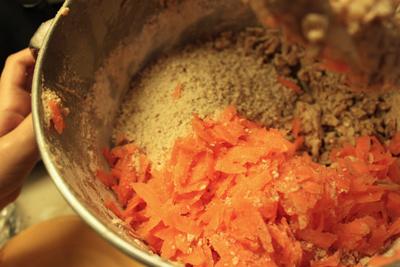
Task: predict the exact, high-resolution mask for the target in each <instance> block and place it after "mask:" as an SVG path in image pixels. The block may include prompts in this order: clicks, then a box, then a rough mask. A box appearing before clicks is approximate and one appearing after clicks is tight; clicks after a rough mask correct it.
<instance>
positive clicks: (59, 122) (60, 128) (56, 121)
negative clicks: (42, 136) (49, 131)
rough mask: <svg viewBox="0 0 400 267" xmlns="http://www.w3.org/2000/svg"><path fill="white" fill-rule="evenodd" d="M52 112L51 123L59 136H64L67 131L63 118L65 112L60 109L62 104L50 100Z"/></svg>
mask: <svg viewBox="0 0 400 267" xmlns="http://www.w3.org/2000/svg"><path fill="white" fill-rule="evenodd" d="M48 105H49V108H50V111H51V118H50V119H51V122H52V123H53V125H54V129H55V130H56V132H57V133H58V134H62V133H63V132H64V129H65V121H64V117H63V111H62V108H61V107H60V103H59V102H58V101H56V100H53V99H52V100H50V101H49V102H48Z"/></svg>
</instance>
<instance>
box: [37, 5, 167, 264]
mask: <svg viewBox="0 0 400 267" xmlns="http://www.w3.org/2000/svg"><path fill="white" fill-rule="evenodd" d="M71 1H72V0H66V1H65V2H64V4H63V6H62V8H66V7H68V6H69V5H70V2H71ZM60 19H62V15H61V14H60V13H59V14H57V15H56V17H55V19H54V22H53V25H52V26H51V27H50V30H49V32H48V34H47V35H46V37H45V38H44V40H43V45H42V47H41V49H40V51H39V54H38V57H37V59H36V65H35V69H34V74H33V81H32V115H33V125H34V130H35V135H36V140H37V144H38V147H39V151H40V155H41V158H42V161H43V163H44V165H45V166H46V169H47V171H48V172H49V174H50V177H51V179H52V180H53V181H54V183H55V185H56V186H57V188H58V190H59V191H60V192H61V193H62V195H63V197H64V198H65V199H66V200H67V202H68V203H69V204H70V205H71V207H72V208H73V209H74V210H75V212H76V213H77V214H78V215H79V216H80V217H81V218H83V220H84V221H85V222H86V223H87V224H88V225H89V226H90V227H92V228H93V229H94V230H95V231H96V232H97V233H98V234H100V235H101V236H102V237H103V238H104V239H106V240H107V241H108V242H109V243H110V244H112V245H114V246H115V247H116V248H118V249H120V250H122V251H123V252H124V253H126V254H128V255H130V256H131V257H133V258H135V259H136V260H138V261H140V262H142V263H144V264H147V265H151V266H171V265H170V264H168V263H166V262H164V261H162V260H161V259H159V258H158V257H156V256H154V255H150V254H149V253H146V252H144V251H142V250H140V249H138V248H136V247H133V246H132V245H130V244H129V243H128V242H126V241H124V240H123V239H121V238H120V237H119V236H118V235H117V234H116V233H114V232H113V231H111V230H110V229H108V228H107V227H106V226H105V225H104V224H103V223H102V222H101V221H100V220H99V219H97V218H96V216H94V215H93V214H92V213H91V212H90V211H89V210H88V209H86V208H85V206H84V205H83V204H82V203H81V202H80V201H79V200H78V198H77V197H76V196H75V195H74V194H73V193H72V191H70V190H69V188H68V185H67V184H66V182H65V181H64V180H63V179H62V176H61V175H60V173H59V172H58V171H57V168H56V166H55V164H54V162H53V161H52V159H51V157H50V155H51V153H50V151H49V148H48V147H47V146H46V142H45V135H44V132H43V128H42V126H41V123H40V120H39V106H40V105H39V101H41V95H40V92H41V86H42V82H41V79H42V78H41V77H42V64H43V58H44V55H45V53H46V49H47V46H48V42H49V40H50V39H51V37H52V35H53V33H54V31H55V28H56V27H55V26H56V25H57V23H58V22H59V21H60Z"/></svg>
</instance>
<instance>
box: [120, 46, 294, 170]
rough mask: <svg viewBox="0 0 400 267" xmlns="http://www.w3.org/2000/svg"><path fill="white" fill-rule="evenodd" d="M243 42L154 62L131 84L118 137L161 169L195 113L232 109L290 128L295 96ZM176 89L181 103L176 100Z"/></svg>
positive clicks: (190, 50) (196, 49) (189, 51)
mask: <svg viewBox="0 0 400 267" xmlns="http://www.w3.org/2000/svg"><path fill="white" fill-rule="evenodd" d="M243 42H244V40H243V39H240V38H239V39H238V40H237V42H236V43H234V42H233V43H231V42H229V43H227V44H226V47H225V46H224V47H223V48H221V47H222V45H223V44H218V41H215V42H207V43H203V44H198V45H191V46H188V47H186V48H184V49H183V50H182V51H179V52H175V53H173V54H170V55H167V56H165V57H162V58H161V59H159V60H158V61H156V62H155V63H154V64H153V65H151V66H150V67H149V68H148V69H146V70H145V71H143V73H141V74H140V76H139V77H137V78H136V79H134V80H133V83H132V90H131V91H130V92H129V93H128V95H127V96H126V98H125V101H124V103H123V104H122V109H121V115H120V116H119V118H118V120H117V123H116V129H115V131H114V136H115V137H116V136H118V134H119V133H123V134H126V135H127V136H126V137H127V138H128V139H129V140H130V141H134V142H135V143H136V144H137V145H139V146H140V147H142V148H144V149H145V150H146V152H147V154H148V156H149V158H150V159H151V160H152V161H153V162H154V163H156V164H159V165H160V164H161V163H162V158H163V156H164V155H165V153H166V152H167V151H169V149H170V148H171V146H172V144H173V142H174V141H175V140H176V138H177V137H179V136H182V135H183V134H184V133H185V132H186V131H187V129H188V126H189V123H190V121H191V119H192V117H193V113H196V114H198V115H199V116H201V117H204V116H205V115H208V114H210V113H214V112H215V111H216V110H219V109H221V108H223V107H225V106H226V105H229V104H233V105H235V106H236V107H237V108H238V110H239V111H240V112H241V113H242V114H244V115H246V117H249V118H253V119H254V118H256V119H257V120H259V121H262V122H265V123H266V124H268V125H275V126H276V127H277V128H285V127H288V125H289V124H290V120H291V118H290V113H291V111H292V110H293V109H294V103H295V99H296V97H297V96H296V94H295V93H294V92H293V91H292V90H290V89H287V88H284V87H283V86H282V85H280V84H277V83H276V77H277V75H276V71H275V69H274V67H273V65H272V64H265V63H263V59H262V58H260V57H257V56H256V55H247V54H246V52H245V49H244V43H243ZM177 86H179V87H181V91H182V92H181V96H180V97H179V99H176V97H174V96H173V94H174V91H175V90H176V88H177Z"/></svg>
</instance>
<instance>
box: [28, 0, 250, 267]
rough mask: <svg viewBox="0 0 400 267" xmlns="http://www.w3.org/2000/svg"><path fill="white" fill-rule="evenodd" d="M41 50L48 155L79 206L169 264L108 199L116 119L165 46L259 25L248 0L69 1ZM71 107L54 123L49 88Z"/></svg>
mask: <svg viewBox="0 0 400 267" xmlns="http://www.w3.org/2000/svg"><path fill="white" fill-rule="evenodd" d="M64 7H69V9H70V10H69V13H68V15H62V14H61V13H60V14H58V15H57V17H56V21H55V24H54V26H53V28H52V30H51V31H50V33H49V34H48V36H47V38H46V41H45V44H44V46H43V48H42V50H41V51H40V54H39V58H38V61H37V65H36V70H35V77H34V83H33V112H34V122H35V130H36V134H37V138H38V143H39V147H40V150H41V154H42V158H43V161H44V162H45V165H46V167H47V169H48V170H49V172H50V174H51V176H52V178H53V180H54V181H55V183H56V185H57V186H58V188H59V189H60V191H61V193H62V194H63V195H64V196H65V198H66V199H67V201H68V202H69V203H70V204H71V205H72V207H73V208H74V209H75V210H76V211H77V212H78V213H79V214H80V215H81V216H82V217H83V219H84V220H86V222H88V223H89V224H90V225H91V226H92V227H93V228H95V230H97V231H98V232H99V233H100V234H101V235H102V236H104V237H105V238H106V239H108V240H109V241H110V242H112V243H113V244H114V245H116V246H117V247H119V248H120V249H122V250H123V251H125V252H126V253H128V254H129V255H131V256H132V257H135V258H137V259H139V260H141V261H143V262H145V263H148V264H151V265H157V266H162V265H167V264H168V263H166V262H164V261H163V260H162V259H160V258H159V257H158V256H156V255H152V254H151V253H149V252H148V250H147V249H146V247H145V246H144V245H143V244H142V243H141V242H140V241H139V240H137V239H135V238H133V237H132V233H130V232H129V229H127V228H126V227H125V226H124V225H123V223H122V222H120V221H119V220H118V219H117V218H116V217H115V216H114V215H113V214H112V213H111V212H109V211H108V210H107V209H106V208H105V207H104V205H103V203H104V201H105V200H107V199H110V198H113V197H114V196H113V195H112V194H110V192H109V191H108V190H106V189H105V188H104V186H103V185H102V184H100V183H99V182H98V181H97V180H96V179H95V173H96V170H97V169H99V168H104V167H105V166H106V164H105V161H104V159H103V158H102V156H101V154H102V150H103V149H104V148H105V147H108V146H109V142H110V134H111V129H112V126H113V121H114V118H115V116H116V112H117V110H118V106H119V104H120V101H121V98H122V97H123V95H124V93H125V92H126V90H127V89H128V88H129V82H130V80H131V79H132V77H134V76H135V74H137V73H138V72H139V71H140V70H141V69H142V68H143V67H144V66H146V64H148V63H149V62H150V61H151V60H152V59H154V58H156V57H157V56H158V55H160V54H161V53H163V52H166V51H168V50H171V49H173V48H176V47H178V46H182V45H184V44H185V43H188V42H191V41H193V40H194V39H199V38H206V37H209V36H212V35H215V34H217V33H219V32H221V31H224V30H239V29H242V28H244V27H247V26H252V25H256V24H257V22H256V19H255V17H254V16H253V14H252V13H251V11H250V10H249V8H248V7H246V6H245V5H243V4H242V1H241V0H218V1H216V0H185V1H179V0H177V1H169V0H166V1H159V0H147V1H125V0H115V1H107V0H69V1H66V3H65V5H64ZM49 92H50V93H52V94H53V93H55V94H56V95H57V96H58V97H59V98H60V99H61V101H62V103H63V106H64V107H65V108H68V109H69V111H70V112H69V115H68V116H67V117H66V119H65V121H66V125H67V126H66V129H65V131H64V132H63V134H61V135H59V134H57V133H56V132H55V131H54V129H52V127H49V123H48V120H49V118H48V115H47V114H46V108H47V105H48V103H47V100H46V98H45V97H44V96H45V95H46V94H47V93H49Z"/></svg>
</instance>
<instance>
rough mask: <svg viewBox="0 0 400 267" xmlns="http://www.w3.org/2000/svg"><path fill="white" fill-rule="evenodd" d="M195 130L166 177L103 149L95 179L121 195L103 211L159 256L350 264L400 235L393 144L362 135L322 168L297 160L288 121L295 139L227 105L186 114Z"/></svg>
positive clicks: (176, 150) (135, 152)
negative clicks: (209, 113) (216, 111)
mask: <svg viewBox="0 0 400 267" xmlns="http://www.w3.org/2000/svg"><path fill="white" fill-rule="evenodd" d="M192 129H193V132H192V133H190V134H189V135H188V136H186V137H183V138H180V139H178V140H176V142H175V145H174V147H173V149H172V151H171V154H170V156H169V159H168V160H167V161H166V162H167V163H166V165H165V167H164V168H163V169H162V170H155V169H152V167H151V162H150V161H149V160H148V159H147V157H146V156H145V155H144V154H143V153H142V152H140V150H139V149H138V148H137V147H136V146H134V145H133V144H127V145H120V146H117V147H114V148H113V149H112V150H111V151H109V150H105V152H104V156H105V158H106V159H107V162H108V164H109V165H110V167H111V171H110V172H107V171H101V170H99V171H98V173H97V176H98V179H99V180H100V181H102V182H103V183H104V184H105V185H106V186H108V187H110V188H111V189H112V190H113V191H114V192H115V194H116V197H117V201H118V206H117V204H116V202H113V201H112V202H110V201H108V202H107V203H106V205H107V207H109V208H110V209H111V210H112V211H113V212H114V213H115V214H116V215H117V216H118V217H120V218H121V219H122V220H124V221H125V222H126V223H127V224H128V225H130V227H131V228H132V230H133V232H134V233H135V236H139V237H140V238H141V239H143V241H144V242H146V243H147V244H148V245H149V246H150V248H151V249H152V250H153V251H155V252H156V253H158V254H160V255H161V256H162V257H165V258H168V259H170V260H174V261H178V262H182V263H185V264H187V265H188V266H301V267H303V266H304V267H307V266H313V267H322V266H324V267H325V266H332V267H333V266H348V265H345V263H343V259H344V258H346V253H351V254H354V255H358V258H357V260H360V259H361V258H363V257H367V256H374V255H377V253H379V252H381V249H382V247H383V246H384V245H387V244H388V243H390V242H392V240H393V239H394V238H396V237H399V235H400V212H399V211H397V210H398V209H397V207H398V206H399V205H400V184H399V181H400V177H399V173H400V169H399V163H398V159H397V158H396V155H397V153H394V152H393V151H395V149H394V147H397V145H393V143H392V144H391V145H389V146H385V145H383V144H381V143H380V142H379V141H378V140H377V139H376V138H374V137H361V138H359V139H358V140H357V141H356V144H355V146H351V145H347V146H345V147H343V148H342V149H338V150H336V151H334V152H333V154H332V159H333V164H332V166H331V167H326V166H323V165H320V164H317V163H315V162H313V161H312V160H311V158H310V156H308V155H306V154H300V153H296V149H297V148H298V144H297V143H298V141H297V140H301V137H302V136H300V131H301V126H300V122H299V121H296V120H295V121H294V122H293V130H292V133H293V135H294V136H295V138H296V139H295V140H296V141H294V142H293V143H292V142H289V141H288V140H287V139H286V136H285V135H284V134H283V133H282V132H280V131H278V130H274V129H268V130H267V129H265V128H262V127H261V126H259V125H257V124H254V123H252V122H250V121H247V120H246V119H244V118H241V117H240V116H239V115H238V114H237V113H236V110H235V109H234V108H233V107H228V108H227V109H226V110H225V111H224V112H222V113H221V114H220V116H219V117H218V118H217V119H210V118H207V119H200V118H199V117H197V116H194V118H193V122H192ZM296 142H297V143H296ZM393 142H395V141H393ZM396 142H397V141H396ZM135 159H136V161H137V162H138V164H137V165H136V166H135V164H132V162H134V161H135ZM321 251H322V252H323V254H321ZM321 255H322V256H321ZM373 261H374V262H375V261H379V259H378V258H375V257H374V258H373Z"/></svg>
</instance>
